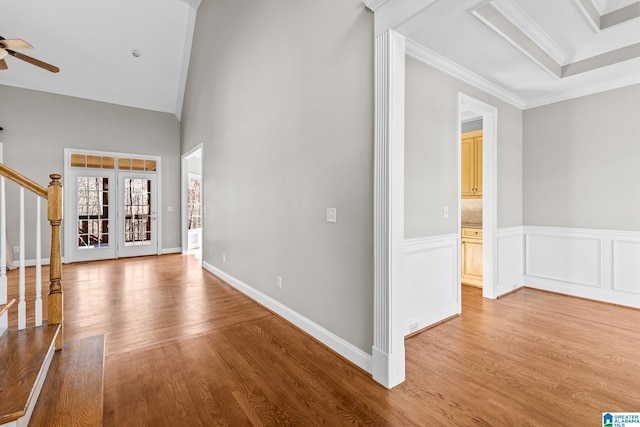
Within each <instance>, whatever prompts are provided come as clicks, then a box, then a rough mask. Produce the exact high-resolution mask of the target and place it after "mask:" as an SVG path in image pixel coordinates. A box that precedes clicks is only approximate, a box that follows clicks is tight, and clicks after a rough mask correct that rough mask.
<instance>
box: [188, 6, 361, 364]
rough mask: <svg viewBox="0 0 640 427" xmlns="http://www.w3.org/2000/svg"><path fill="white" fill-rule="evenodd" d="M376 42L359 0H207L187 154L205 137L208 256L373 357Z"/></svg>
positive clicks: (201, 14)
mask: <svg viewBox="0 0 640 427" xmlns="http://www.w3.org/2000/svg"><path fill="white" fill-rule="evenodd" d="M373 46H374V43H373V15H372V14H371V13H370V12H368V11H366V10H365V8H364V6H363V4H362V3H361V1H360V0H328V1H321V2H318V1H311V0H245V1H241V2H240V1H237V0H215V1H214V0H209V1H204V2H202V4H201V5H200V8H199V10H198V15H197V20H196V28H195V35H194V41H193V51H192V55H191V63H190V68H189V77H188V82H187V90H186V99H185V103H184V108H183V114H182V126H181V129H182V138H181V140H182V152H183V153H185V152H187V151H188V150H189V149H190V148H192V147H194V146H195V145H196V144H198V143H200V142H202V143H204V150H203V151H204V158H203V178H204V189H203V190H204V204H205V206H206V208H207V214H205V216H204V235H203V240H204V242H203V243H204V244H203V248H204V249H203V260H204V262H206V263H209V264H211V265H213V266H215V267H218V268H220V269H221V270H223V271H225V272H227V273H228V274H230V275H232V276H234V277H235V278H237V279H239V280H241V281H243V282H245V283H247V284H249V285H251V286H252V287H254V288H256V289H257V290H259V291H261V292H263V293H264V294H267V295H269V296H271V297H272V298H274V299H276V300H278V301H280V302H281V303H283V304H285V305H286V306H288V307H290V308H292V309H293V310H295V311H297V312H298V313H300V314H302V315H304V316H306V317H307V318H309V319H310V320H312V321H314V322H316V323H317V324H319V325H321V326H323V327H324V328H326V329H328V330H329V331H331V332H333V333H334V334H336V335H338V336H340V337H341V338H343V339H345V340H346V341H348V342H350V343H352V344H353V345H355V346H357V347H359V348H360V349H362V350H363V351H366V352H368V353H370V352H371V346H372V336H373V326H372V324H373V322H372V320H373V308H372V306H373V106H374V104H373ZM327 207H335V208H337V223H335V224H330V223H327V222H325V215H326V208H327ZM223 254H226V263H223V262H222V255H223ZM276 276H281V277H282V280H283V282H282V283H283V286H282V289H278V288H277V287H276Z"/></svg>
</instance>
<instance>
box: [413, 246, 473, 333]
mask: <svg viewBox="0 0 640 427" xmlns="http://www.w3.org/2000/svg"><path fill="white" fill-rule="evenodd" d="M459 249H460V240H459V236H458V234H447V235H441V236H431V237H423V238H417V239H407V240H405V242H404V280H405V283H404V286H403V290H404V319H405V321H404V334H405V336H406V335H409V334H411V333H413V332H415V331H417V330H420V329H424V328H426V327H429V326H431V325H433V324H435V323H438V322H440V321H442V320H444V319H447V318H449V317H451V316H454V315H456V314H460V313H461V310H462V304H461V292H460V261H459V257H460V254H459Z"/></svg>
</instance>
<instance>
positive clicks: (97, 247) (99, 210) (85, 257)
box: [65, 169, 116, 262]
mask: <svg viewBox="0 0 640 427" xmlns="http://www.w3.org/2000/svg"><path fill="white" fill-rule="evenodd" d="M67 182H68V183H69V184H70V185H69V184H67V185H68V186H70V187H71V188H68V190H67V191H72V192H73V193H72V194H73V195H74V196H75V200H74V202H73V203H72V205H71V212H69V214H70V215H69V216H68V217H67V218H69V220H67V221H66V224H65V225H66V226H70V227H73V225H72V224H75V225H76V226H75V227H74V230H73V233H72V236H73V238H72V241H71V242H69V243H70V246H71V247H70V249H71V250H70V251H69V256H70V258H71V259H70V261H72V262H73V261H90V260H98V259H109V258H114V257H115V254H116V251H115V244H114V239H113V237H114V236H113V227H112V226H111V225H112V223H111V221H112V220H113V219H114V218H115V210H114V208H113V201H114V191H113V188H112V184H113V183H114V182H115V174H114V173H113V172H109V171H88V170H86V169H85V170H74V171H73V172H72V173H71V176H69V179H68V180H67Z"/></svg>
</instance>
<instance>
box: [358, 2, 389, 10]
mask: <svg viewBox="0 0 640 427" xmlns="http://www.w3.org/2000/svg"><path fill="white" fill-rule="evenodd" d="M386 2H387V0H362V3H364V4H365V6H367V8H368V9H369V10H370V11H372V12H375V11H376V9H378V8H379V7H380V6H382V5H383V4H385V3H386Z"/></svg>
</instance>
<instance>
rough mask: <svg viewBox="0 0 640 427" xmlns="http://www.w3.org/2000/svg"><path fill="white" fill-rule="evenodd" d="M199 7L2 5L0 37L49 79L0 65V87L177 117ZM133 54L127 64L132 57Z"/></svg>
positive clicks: (36, 0) (17, 0)
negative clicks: (19, 42) (20, 42)
mask: <svg viewBox="0 0 640 427" xmlns="http://www.w3.org/2000/svg"><path fill="white" fill-rule="evenodd" d="M199 3H200V0H133V1H132V0H109V1H108V2H105V1H86V0H55V1H51V0H3V1H2V2H0V36H3V37H5V38H7V39H10V38H21V39H24V40H26V41H27V42H29V43H30V44H32V45H33V46H34V49H25V50H20V52H22V53H24V54H26V55H29V56H32V57H35V58H37V59H40V60H42V61H45V62H48V63H51V64H53V65H56V66H58V67H59V68H60V72H59V73H57V74H53V73H50V72H48V71H45V70H42V69H40V68H37V67H35V66H33V65H30V64H28V63H25V62H23V61H20V60H18V59H16V58H13V57H7V58H5V60H6V63H7V65H8V67H9V69H8V70H0V84H4V85H10V86H17V87H23V88H28V89H34V90H40V91H45V92H52V93H57V94H62V95H69V96H74V97H80V98H86V99H92V100H98V101H103V102H109V103H114V104H120V105H126V106H132V107H137V108H143V109H149V110H155V111H162V112H169V113H175V114H176V115H178V117H179V114H180V111H181V109H182V98H183V93H184V84H185V81H186V73H187V67H188V61H189V53H190V49H191V39H192V36H193V25H194V22H195V11H196V8H197V7H198V5H199ZM134 50H136V51H138V52H139V56H138V57H135V56H134V55H133V51H134Z"/></svg>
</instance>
